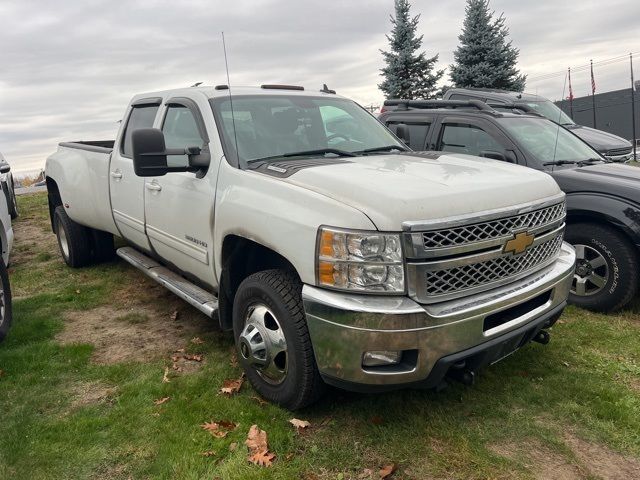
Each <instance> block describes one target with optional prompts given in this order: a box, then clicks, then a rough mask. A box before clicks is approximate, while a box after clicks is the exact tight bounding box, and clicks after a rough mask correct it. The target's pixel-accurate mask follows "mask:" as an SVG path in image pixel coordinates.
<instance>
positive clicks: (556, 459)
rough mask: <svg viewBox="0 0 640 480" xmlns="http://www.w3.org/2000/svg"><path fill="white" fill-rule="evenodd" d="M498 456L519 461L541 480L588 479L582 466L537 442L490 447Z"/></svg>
mask: <svg viewBox="0 0 640 480" xmlns="http://www.w3.org/2000/svg"><path fill="white" fill-rule="evenodd" d="M488 448H489V450H491V451H492V452H493V453H495V454H496V455H499V456H501V457H505V458H508V459H510V460H514V461H517V462H519V463H521V464H523V465H524V466H525V468H526V469H527V470H529V471H530V472H531V474H532V475H533V477H534V478H537V479H540V480H548V479H551V478H553V479H555V480H579V479H583V478H586V475H585V474H584V472H583V471H582V469H581V468H580V466H578V465H575V464H573V463H571V462H570V461H569V460H567V459H566V458H565V457H563V456H562V455H561V454H559V453H557V452H554V451H552V450H550V449H549V448H547V447H545V446H544V445H542V444H541V443H540V442H538V441H536V440H531V441H530V442H527V443H526V444H523V443H500V444H494V445H490V446H489V447H488Z"/></svg>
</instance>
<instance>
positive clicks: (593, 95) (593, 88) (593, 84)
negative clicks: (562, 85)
mask: <svg viewBox="0 0 640 480" xmlns="http://www.w3.org/2000/svg"><path fill="white" fill-rule="evenodd" d="M589 63H590V64H591V102H592V106H593V128H598V127H597V126H596V82H595V80H594V79H593V60H589Z"/></svg>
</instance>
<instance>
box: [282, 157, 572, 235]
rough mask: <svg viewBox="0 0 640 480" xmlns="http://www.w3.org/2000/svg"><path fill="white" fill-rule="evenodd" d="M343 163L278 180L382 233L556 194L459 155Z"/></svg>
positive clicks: (538, 175)
mask: <svg viewBox="0 0 640 480" xmlns="http://www.w3.org/2000/svg"><path fill="white" fill-rule="evenodd" d="M346 160H347V161H346V162H341V163H338V164H327V165H319V166H314V167H313V168H302V169H300V170H298V171H297V172H296V173H295V174H293V175H291V176H288V177H285V178H283V180H284V181H287V182H290V183H292V184H295V185H298V186H300V187H304V188H307V189H309V190H312V191H314V192H317V193H320V194H322V195H325V196H328V197H331V198H333V199H335V200H337V201H339V202H342V203H344V204H347V205H349V206H351V207H354V208H357V209H358V210H360V211H361V212H363V213H364V214H365V215H367V216H368V217H369V218H370V219H371V221H372V222H373V223H374V224H375V225H376V227H377V228H378V229H379V230H382V231H400V230H401V229H402V222H405V221H420V220H435V219H443V218H445V219H446V218H449V217H453V216H458V215H468V214H471V213H475V212H483V211H487V210H495V209H499V208H505V207H510V206H515V205H518V204H524V203H529V202H532V201H536V200H542V199H544V198H546V197H549V196H552V195H556V194H558V193H560V189H559V187H558V185H557V184H556V183H555V182H554V181H553V179H552V178H551V177H550V176H549V175H547V174H545V173H543V172H540V171H537V170H533V169H529V168H525V167H521V166H517V165H513V164H509V163H505V162H500V161H497V160H490V159H485V158H480V157H474V156H469V155H463V154H438V153H421V154H419V153H413V152H412V153H411V154H395V155H371V156H366V157H353V158H348V159H346ZM282 165H283V166H285V165H286V163H283V164H282ZM334 226H337V227H348V225H334Z"/></svg>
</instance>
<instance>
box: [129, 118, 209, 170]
mask: <svg viewBox="0 0 640 480" xmlns="http://www.w3.org/2000/svg"><path fill="white" fill-rule="evenodd" d="M131 145H132V147H133V171H134V172H135V174H136V175H137V176H139V177H162V176H163V175H166V174H167V173H170V172H197V171H198V170H201V169H202V168H204V167H206V166H208V165H209V154H208V152H202V149H201V148H200V147H188V148H169V149H168V148H166V146H165V143H164V133H162V131H161V130H158V129H157V128H140V129H138V130H134V131H133V133H132V134H131ZM167 155H188V156H189V165H188V166H184V167H169V166H168V165H167Z"/></svg>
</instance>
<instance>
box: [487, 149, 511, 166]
mask: <svg viewBox="0 0 640 480" xmlns="http://www.w3.org/2000/svg"><path fill="white" fill-rule="evenodd" d="M480 156H481V157H484V158H492V159H493V160H500V161H502V162H509V163H516V160H517V159H516V155H515V153H513V151H512V150H507V151H505V152H504V153H502V152H496V151H494V150H483V151H481V152H480Z"/></svg>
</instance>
